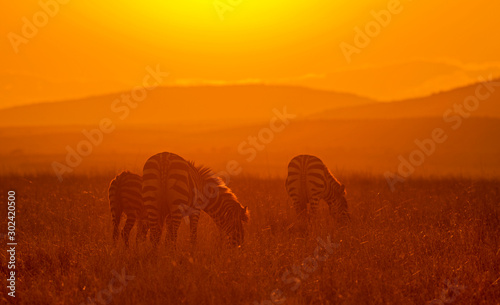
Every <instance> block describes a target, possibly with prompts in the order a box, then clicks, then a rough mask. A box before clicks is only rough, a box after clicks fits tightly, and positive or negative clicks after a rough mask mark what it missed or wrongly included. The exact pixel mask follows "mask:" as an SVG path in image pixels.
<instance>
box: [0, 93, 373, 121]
mask: <svg viewBox="0 0 500 305" xmlns="http://www.w3.org/2000/svg"><path fill="white" fill-rule="evenodd" d="M129 95H130V92H122V93H117V94H110V95H104V96H97V97H89V98H85V99H79V100H71V101H65V102H53V103H42V104H33V105H27V106H19V107H14V108H9V109H3V110H0V126H49V125H89V124H91V125H93V124H97V123H98V122H99V120H100V119H102V118H110V119H112V120H113V121H116V122H120V121H123V123H124V124H127V125H129V124H130V125H137V124H140V125H171V124H193V123H194V124H203V123H214V122H215V123H219V124H221V125H225V123H230V124H234V123H255V122H260V121H264V120H267V121H269V120H270V119H271V118H272V117H273V116H274V113H273V109H274V108H277V109H279V110H280V111H282V110H283V108H285V107H286V109H287V111H288V112H290V113H292V114H296V115H298V116H301V117H305V116H309V115H312V114H314V113H317V112H320V111H324V110H326V109H337V108H344V107H350V106H359V105H368V104H373V103H376V102H375V101H373V100H370V99H367V98H363V97H359V96H355V95H352V94H343V93H335V92H327V91H319V90H312V89H306V88H300V87H286V86H266V85H241V86H227V87H222V86H203V87H174V88H172V87H160V88H157V89H154V90H152V91H148V95H147V97H146V98H145V99H144V100H143V101H142V102H137V103H136V105H134V104H135V102H134V101H133V98H131V97H129V99H130V100H132V104H130V103H129V102H127V101H126V99H127V98H126V96H129ZM130 105H133V106H130ZM133 107H135V108H133ZM125 108H128V109H129V110H130V111H129V112H128V110H126V109H125ZM122 119H123V120H122Z"/></svg>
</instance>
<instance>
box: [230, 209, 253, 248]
mask: <svg viewBox="0 0 500 305" xmlns="http://www.w3.org/2000/svg"><path fill="white" fill-rule="evenodd" d="M235 204H237V206H236V209H235V215H234V216H233V217H232V218H233V221H232V224H231V226H230V227H228V230H227V231H226V233H228V236H229V243H230V244H231V246H233V247H239V246H241V245H242V244H243V240H244V237H245V232H244V230H243V223H246V222H248V219H249V211H248V207H242V206H241V205H240V204H239V203H238V202H237V201H235Z"/></svg>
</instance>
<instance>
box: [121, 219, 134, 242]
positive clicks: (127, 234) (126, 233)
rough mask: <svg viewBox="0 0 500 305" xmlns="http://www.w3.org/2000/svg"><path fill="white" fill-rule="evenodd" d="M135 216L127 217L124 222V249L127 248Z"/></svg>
mask: <svg viewBox="0 0 500 305" xmlns="http://www.w3.org/2000/svg"><path fill="white" fill-rule="evenodd" d="M135 216H136V215H135V214H130V215H127V221H126V222H125V226H124V227H123V231H122V237H123V240H124V241H125V247H127V248H128V240H129V237H130V231H131V230H132V228H133V227H134V224H135Z"/></svg>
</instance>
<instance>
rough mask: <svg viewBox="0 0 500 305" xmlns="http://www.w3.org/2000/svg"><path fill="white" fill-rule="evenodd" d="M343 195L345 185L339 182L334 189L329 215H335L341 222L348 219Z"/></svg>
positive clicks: (345, 221)
mask: <svg viewBox="0 0 500 305" xmlns="http://www.w3.org/2000/svg"><path fill="white" fill-rule="evenodd" d="M345 195H346V190H345V185H343V184H340V185H339V187H338V188H337V189H336V190H335V199H334V202H333V203H334V204H333V205H330V213H331V215H332V216H334V217H336V218H337V219H338V220H339V221H340V222H341V223H343V224H344V223H347V222H349V221H350V216H349V212H348V209H347V200H346V199H345Z"/></svg>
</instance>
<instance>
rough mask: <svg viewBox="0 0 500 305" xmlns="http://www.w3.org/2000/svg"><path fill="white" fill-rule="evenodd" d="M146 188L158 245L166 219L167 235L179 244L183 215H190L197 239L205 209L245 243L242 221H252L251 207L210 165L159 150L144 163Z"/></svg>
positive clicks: (235, 240) (193, 239) (237, 242)
mask: <svg viewBox="0 0 500 305" xmlns="http://www.w3.org/2000/svg"><path fill="white" fill-rule="evenodd" d="M142 191H143V200H144V204H145V207H146V211H147V217H148V224H149V228H150V232H151V233H150V237H151V241H152V243H153V245H154V246H155V247H157V245H158V243H159V240H160V235H161V228H162V227H163V224H164V222H166V223H167V229H168V234H167V237H168V238H169V240H170V242H172V243H173V244H174V245H175V241H176V240H177V230H178V228H179V225H180V222H181V219H182V217H189V224H190V237H191V243H193V244H194V243H196V237H197V226H198V220H199V217H200V212H201V211H202V210H203V211H205V212H206V213H207V214H208V215H209V216H211V217H212V218H213V220H214V221H215V223H216V224H217V226H218V227H219V229H221V231H223V232H225V233H226V234H227V235H228V236H229V239H230V241H231V243H232V244H233V245H241V244H242V243H243V235H244V233H243V224H242V222H246V221H248V210H247V208H246V207H245V208H244V207H242V206H241V205H240V203H239V202H238V199H237V198H236V196H235V195H234V194H233V192H232V191H231V190H230V189H229V188H228V187H227V186H226V185H225V184H224V182H223V181H222V180H220V179H219V178H217V177H215V176H214V175H213V174H212V171H211V170H210V169H209V168H207V167H203V166H198V167H197V166H195V165H194V163H192V162H188V161H186V160H184V159H183V158H182V157H180V156H178V155H176V154H173V153H169V152H163V153H159V154H156V155H154V156H152V157H151V158H149V159H148V160H147V161H146V163H145V164H144V169H143V184H142Z"/></svg>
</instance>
